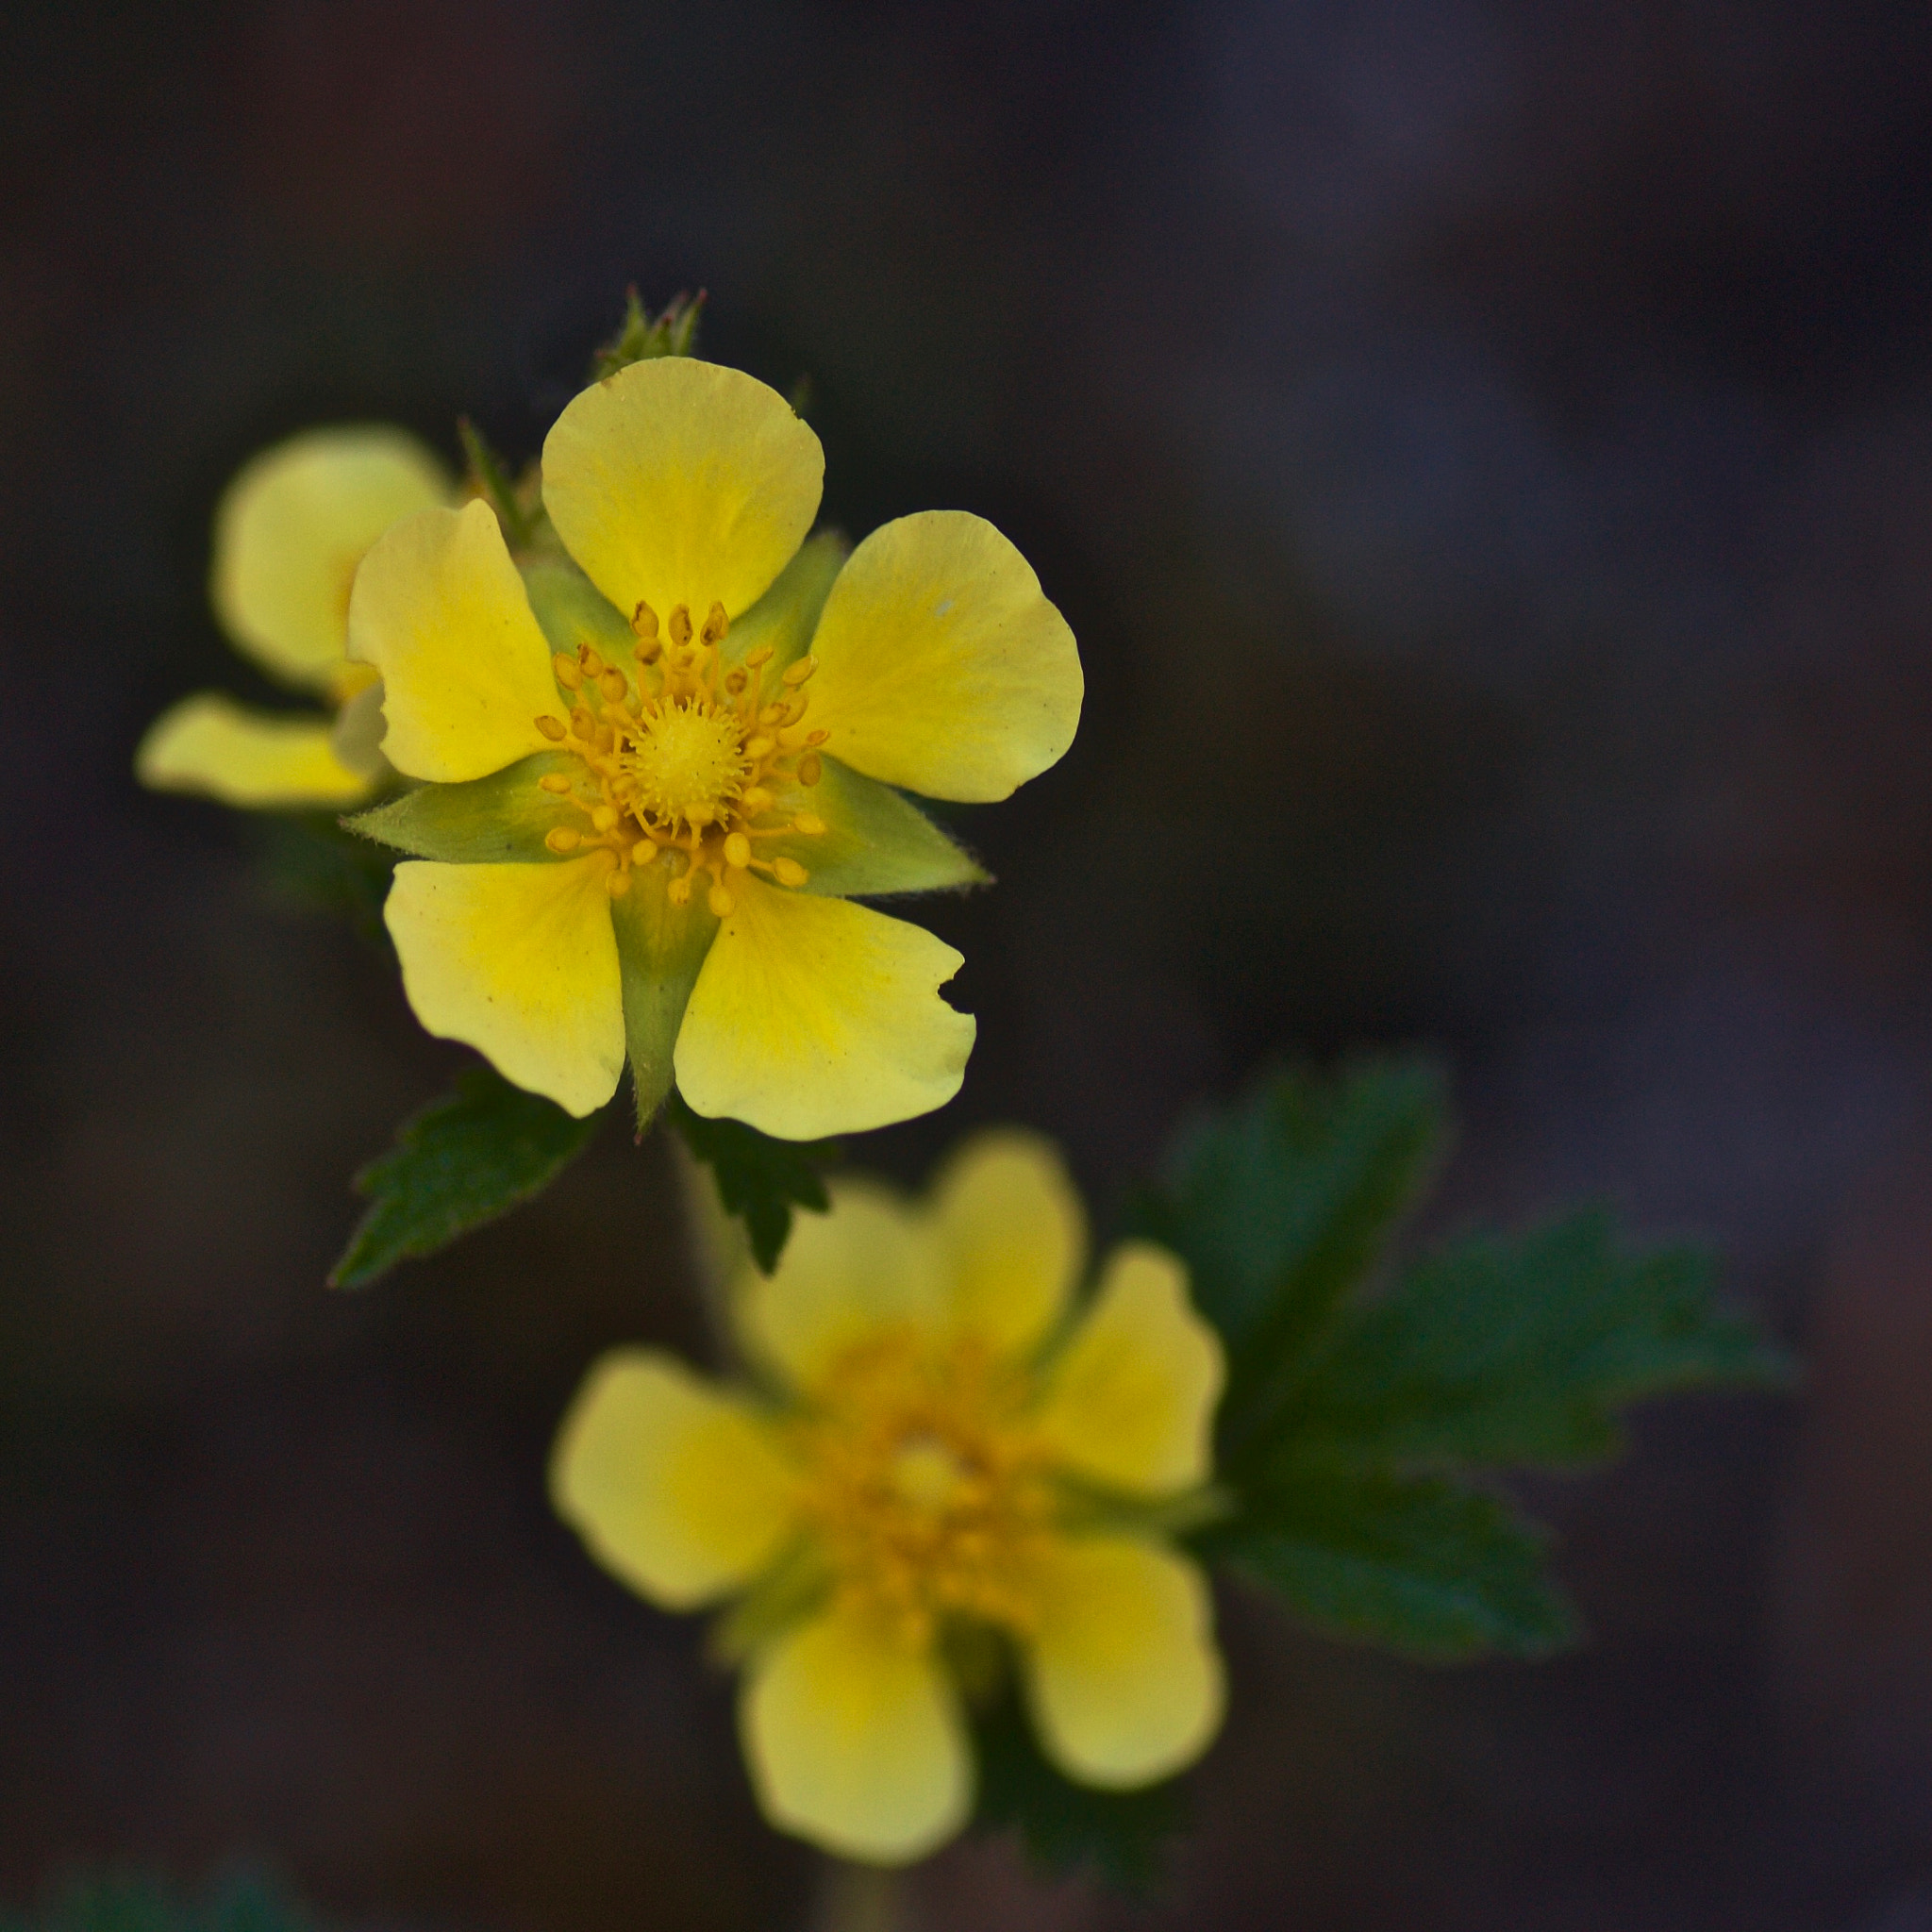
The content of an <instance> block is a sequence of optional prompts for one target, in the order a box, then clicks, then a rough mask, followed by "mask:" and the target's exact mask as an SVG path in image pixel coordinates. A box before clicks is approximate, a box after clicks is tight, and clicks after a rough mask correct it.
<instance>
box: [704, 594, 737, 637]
mask: <svg viewBox="0 0 1932 1932" xmlns="http://www.w3.org/2000/svg"><path fill="white" fill-rule="evenodd" d="M730 628H731V620H730V619H729V618H728V617H726V616H725V615H724V605H722V604H720V603H719V602H718V601H717V600H716V599H715V598H713V599H712V601H711V608H709V609H708V611H706V612H705V627H704V629H703V630H702V631H700V632H699V633H698V635H699V637H700V638H701V639H702V640H703V641H705V642H706V643H708V644H722V643H723V642H724V633H725V632H726V631H728V630H729V629H730Z"/></svg>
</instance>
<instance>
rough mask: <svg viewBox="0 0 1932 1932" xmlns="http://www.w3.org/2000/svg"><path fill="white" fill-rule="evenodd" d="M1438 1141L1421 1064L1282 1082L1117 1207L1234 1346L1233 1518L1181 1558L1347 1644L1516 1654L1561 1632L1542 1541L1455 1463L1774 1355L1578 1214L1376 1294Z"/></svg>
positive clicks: (1574, 1460)
mask: <svg viewBox="0 0 1932 1932" xmlns="http://www.w3.org/2000/svg"><path fill="white" fill-rule="evenodd" d="M1447 1138H1448V1129H1447V1121H1446V1108H1445V1106H1444V1102H1443V1094H1442V1082H1441V1076H1440V1074H1437V1073H1436V1072H1435V1071H1434V1070H1433V1068H1431V1067H1430V1066H1429V1065H1428V1064H1427V1063H1425V1062H1422V1061H1414V1060H1409V1061H1399V1060H1374V1061H1369V1062H1365V1063H1363V1064H1360V1065H1357V1066H1356V1067H1353V1068H1350V1069H1347V1070H1345V1071H1343V1072H1342V1073H1341V1074H1338V1075H1336V1076H1335V1077H1333V1078H1332V1079H1328V1080H1323V1079H1319V1078H1316V1077H1315V1076H1313V1075H1310V1074H1307V1073H1305V1072H1287V1073H1281V1074H1274V1075H1272V1076H1270V1077H1269V1078H1267V1079H1266V1080H1264V1081H1263V1082H1262V1083H1261V1084H1260V1085H1259V1086H1258V1087H1257V1089H1256V1090H1255V1091H1253V1092H1252V1093H1250V1094H1249V1095H1248V1096H1247V1097H1246V1098H1244V1099H1243V1100H1241V1101H1240V1102H1239V1103H1237V1104H1236V1105H1235V1106H1233V1107H1231V1108H1227V1109H1226V1110H1225V1111H1224V1112H1223V1113H1221V1114H1218V1115H1213V1116H1210V1117H1208V1118H1206V1119H1204V1120H1201V1121H1197V1122H1196V1123H1194V1124H1192V1125H1191V1126H1190V1127H1189V1128H1188V1129H1187V1130H1186V1131H1185V1132H1184V1133H1183V1134H1182V1135H1181V1137H1180V1138H1179V1140H1178V1141H1177V1142H1176V1145H1175V1147H1174V1153H1173V1155H1172V1157H1171V1158H1170V1159H1169V1160H1168V1162H1167V1164H1166V1166H1165V1169H1164V1171H1163V1175H1162V1179H1161V1181H1160V1182H1159V1184H1158V1185H1157V1186H1155V1187H1153V1188H1151V1189H1149V1190H1148V1191H1146V1192H1145V1194H1144V1195H1143V1196H1142V1197H1141V1200H1140V1202H1139V1203H1138V1205H1137V1208H1136V1210H1135V1220H1136V1223H1137V1227H1138V1231H1140V1232H1142V1233H1144V1234H1146V1235H1148V1236H1149V1237H1150V1238H1152V1239H1154V1240H1156V1241H1162V1242H1164V1243H1165V1244H1166V1245H1167V1246H1169V1247H1170V1248H1172V1249H1173V1250H1174V1252H1175V1253H1176V1254H1178V1255H1179V1256H1180V1257H1182V1258H1183V1259H1184V1260H1185V1261H1186V1262H1187V1264H1188V1266H1189V1269H1190V1272H1191V1276H1192V1280H1193V1283H1194V1291H1195V1295H1196V1299H1197V1300H1198V1302H1199V1305H1200V1307H1201V1308H1202V1309H1203V1311H1204V1312H1205V1313H1206V1314H1207V1316H1208V1319H1209V1320H1210V1321H1211V1322H1213V1324H1215V1326H1216V1327H1217V1328H1218V1329H1219V1330H1220V1332H1221V1335H1222V1337H1223V1340H1224V1343H1225V1345H1226V1349H1227V1356H1228V1362H1229V1371H1228V1383H1227V1391H1226V1394H1225V1396H1224V1402H1223V1407H1222V1412H1221V1415H1220V1418H1219V1421H1218V1428H1217V1435H1218V1441H1219V1453H1218V1458H1217V1466H1216V1482H1217V1485H1218V1486H1220V1487H1222V1488H1223V1489H1224V1490H1225V1491H1227V1492H1228V1493H1229V1494H1230V1495H1231V1496H1232V1497H1233V1498H1234V1501H1235V1507H1234V1509H1233V1510H1232V1512H1231V1513H1230V1515H1228V1516H1227V1517H1226V1518H1224V1519H1223V1520H1221V1521H1220V1522H1217V1523H1215V1524H1211V1525H1208V1526H1206V1527H1204V1528H1203V1529H1202V1530H1200V1531H1198V1532H1197V1533H1196V1534H1195V1536H1194V1537H1193V1538H1192V1539H1191V1541H1193V1542H1194V1544H1195V1545H1196V1547H1198V1548H1199V1549H1200V1550H1201V1551H1202V1552H1203V1554H1204V1555H1209V1556H1213V1557H1220V1558H1222V1559H1224V1560H1225V1561H1226V1562H1228V1563H1229V1564H1231V1565H1232V1566H1234V1567H1236V1568H1238V1569H1241V1570H1242V1571H1244V1572H1245V1573H1247V1574H1249V1575H1250V1576H1252V1577H1255V1578H1257V1580H1259V1581H1261V1582H1263V1583H1265V1584H1266V1585H1268V1586H1269V1587H1270V1588H1272V1589H1273V1590H1274V1591H1277V1592H1278V1593H1279V1594H1281V1595H1282V1596H1283V1597H1285V1598H1286V1599H1287V1600H1288V1601H1289V1602H1290V1603H1291V1605H1293V1606H1294V1607H1295V1608H1296V1609H1298V1610H1299V1611H1300V1612H1301V1613H1302V1614H1303V1615H1305V1616H1306V1617H1307V1618H1308V1619H1309V1620H1310V1621H1311V1622H1313V1623H1316V1624H1320V1625H1322V1626H1323V1627H1324V1628H1325V1629H1328V1630H1331V1631H1334V1632H1336V1633H1338V1634H1341V1635H1345V1636H1352V1637H1356V1638H1359V1639H1362V1640H1365V1641H1372V1642H1375V1643H1380V1644H1383V1645H1385V1646H1387V1647H1389V1648H1391V1649H1394V1650H1397V1651H1401V1652H1404V1653H1406V1654H1408V1655H1411V1656H1416V1657H1437V1658H1448V1657H1473V1656H1476V1655H1479V1654H1481V1653H1482V1652H1484V1651H1502V1652H1505V1653H1507V1654H1508V1655H1512V1656H1519V1657H1534V1656H1539V1655H1541V1654H1543V1653H1544V1652H1547V1651H1549V1650H1552V1649H1555V1648H1557V1647H1559V1646H1560V1645H1562V1644H1563V1643H1565V1642H1567V1641H1571V1640H1572V1638H1573V1637H1574V1633H1575V1629H1576V1621H1575V1618H1574V1614H1573V1612H1572V1611H1571V1609H1570V1607H1569V1606H1568V1604H1567V1603H1566V1601H1565V1600H1564V1598H1563V1596H1562V1595H1561V1593H1560V1591H1558V1590H1557V1587H1556V1586H1555V1584H1554V1583H1553V1582H1552V1581H1550V1580H1549V1578H1548V1576H1547V1574H1546V1560H1547V1558H1546V1545H1547V1538H1546V1537H1545V1536H1544V1534H1543V1532H1541V1530H1539V1529H1537V1528H1535V1527H1534V1526H1533V1525H1531V1524H1526V1523H1524V1521H1522V1520H1521V1519H1520V1518H1519V1517H1518V1516H1517V1515H1516V1514H1515V1513H1514V1512H1513V1511H1512V1510H1511V1509H1510V1508H1509V1507H1507V1504H1506V1503H1505V1502H1503V1501H1502V1500H1500V1499H1499V1498H1498V1497H1497V1496H1496V1495H1495V1494H1494V1493H1492V1492H1491V1489H1490V1488H1489V1487H1488V1485H1487V1484H1486V1483H1483V1482H1477V1483H1474V1484H1472V1483H1470V1482H1468V1481H1467V1480H1465V1479H1464V1478H1465V1477H1466V1476H1468V1475H1469V1474H1480V1473H1482V1472H1485V1471H1496V1470H1507V1469H1519V1468H1526V1467H1541V1468H1564V1467H1574V1466H1575V1465H1577V1464H1580V1463H1585V1462H1589V1461H1592V1460H1597V1459H1601V1458H1603V1457H1607V1456H1610V1455H1612V1454H1614V1453H1615V1452H1616V1450H1617V1449H1618V1448H1619V1447H1620V1446H1621V1444H1622V1440H1623V1438H1622V1432H1621V1426H1620V1421H1619V1411H1620V1410H1621V1409H1622V1408H1623V1407H1625V1406H1627V1405H1628V1404H1630V1403H1632V1402H1635V1401H1639V1400H1641V1399H1643V1398H1645V1397H1648V1396H1654V1395H1658V1394H1662V1393H1665V1392H1668V1391H1673V1390H1679V1389H1686V1388H1691V1387H1697V1386H1717V1385H1728V1386H1734V1387H1736V1386H1745V1387H1771V1386H1776V1385H1778V1384H1779V1383H1781V1382H1783V1381H1785V1380H1787V1379H1788V1378H1789V1376H1790V1362H1789V1361H1788V1359H1787V1358H1786V1357H1785V1356H1784V1355H1783V1354H1782V1353H1781V1352H1780V1351H1779V1350H1777V1349H1776V1348H1775V1347H1774V1346H1773V1345H1772V1344H1771V1343H1770V1342H1769V1341H1767V1340H1766V1339H1765V1338H1764V1336H1763V1335H1762V1333H1761V1332H1760V1331H1759V1329H1758V1328H1757V1325H1756V1324H1754V1323H1753V1322H1751V1321H1750V1320H1749V1319H1748V1318H1747V1317H1745V1316H1743V1315H1741V1314H1740V1313H1738V1312H1736V1311H1735V1310H1731V1309H1727V1308H1725V1307H1724V1306H1723V1305H1722V1304H1721V1303H1720V1302H1719V1301H1718V1300H1717V1298H1716V1295H1715V1293H1714V1291H1713V1283H1712V1274H1713V1271H1712V1267H1711V1264H1710V1262H1709V1260H1708V1259H1707V1257H1704V1256H1702V1255H1700V1254H1697V1253H1696V1252H1694V1251H1691V1250H1689V1249H1685V1248H1668V1249H1659V1250H1654V1251H1650V1252H1641V1251H1634V1250H1630V1249H1627V1248H1625V1247H1624V1246H1623V1245H1621V1244H1620V1243H1619V1242H1618V1241H1617V1240H1616V1238H1615V1234H1614V1231H1613V1228H1612V1225H1611V1222H1610V1219H1609V1217H1608V1216H1607V1215H1605V1214H1603V1213H1601V1212H1599V1211H1594V1210H1590V1211H1582V1212H1576V1213H1572V1214H1569V1215H1566V1216H1564V1217H1562V1218H1560V1219H1558V1220H1557V1221H1556V1222H1554V1223H1552V1224H1549V1225H1546V1226H1543V1227H1540V1228H1535V1229H1532V1230H1531V1231H1529V1232H1528V1233H1526V1234H1524V1235H1521V1236H1517V1237H1514V1238H1504V1237H1499V1236H1495V1235H1477V1236H1471V1237H1467V1238H1464V1239H1462V1240H1459V1241H1455V1242H1453V1243H1451V1244H1450V1245H1448V1246H1447V1247H1445V1248H1444V1249H1442V1250H1441V1251H1440V1252H1439V1253H1438V1254H1436V1255H1435V1256H1433V1257H1428V1258H1425V1259H1424V1260H1421V1261H1418V1262H1415V1263H1412V1264H1410V1265H1409V1266H1407V1268H1405V1269H1403V1270H1401V1271H1399V1272H1398V1274H1397V1275H1396V1278H1395V1280H1394V1281H1393V1283H1392V1285H1385V1283H1386V1276H1387V1270H1386V1268H1385V1266H1384V1262H1385V1257H1386V1255H1387V1250H1388V1248H1389V1245H1390V1243H1391V1240H1392V1238H1393V1236H1394V1234H1395V1233H1396V1231H1397V1229H1398V1228H1399V1226H1400V1224H1401V1222H1402V1220H1403V1218H1404V1217H1405V1216H1406V1215H1407V1212H1408V1211H1409V1210H1410V1209H1411V1208H1413V1207H1414V1205H1415V1203H1416V1201H1417V1199H1418V1198H1419V1196H1420V1194H1421V1192H1422V1191H1423V1189H1424V1186H1425V1185H1426V1183H1427V1181H1428V1179H1429V1178H1430V1176H1431V1174H1433V1172H1434V1168H1435V1163H1436V1160H1437V1158H1438V1157H1439V1154H1440V1151H1441V1148H1442V1146H1443V1145H1444V1144H1445V1142H1446V1141H1447Z"/></svg>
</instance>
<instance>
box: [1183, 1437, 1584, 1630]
mask: <svg viewBox="0 0 1932 1932" xmlns="http://www.w3.org/2000/svg"><path fill="white" fill-rule="evenodd" d="M1548 1543H1549V1539H1548V1537H1547V1536H1546V1535H1545V1534H1544V1533H1543V1532H1542V1531H1541V1530H1540V1529H1537V1528H1535V1527H1534V1526H1532V1525H1531V1524H1526V1523H1524V1521H1523V1520H1522V1519H1521V1518H1520V1517H1519V1516H1518V1515H1517V1514H1516V1513H1515V1511H1514V1510H1512V1509H1511V1508H1510V1507H1508V1505H1507V1504H1506V1503H1504V1502H1502V1501H1501V1500H1499V1499H1498V1498H1497V1497H1494V1496H1491V1495H1488V1494H1485V1493H1483V1492H1482V1491H1476V1490H1472V1489H1467V1488H1465V1487H1463V1486H1461V1485H1459V1484H1457V1483H1452V1482H1449V1481H1446V1480H1444V1479H1442V1478H1441V1477H1438V1476H1423V1475H1407V1474H1397V1473H1395V1472H1393V1471H1391V1470H1387V1469H1378V1468H1374V1467H1367V1468H1364V1467H1362V1466H1360V1465H1358V1464H1355V1463H1352V1462H1349V1461H1348V1460H1346V1459H1344V1458H1340V1457H1290V1458H1287V1459H1285V1460H1284V1462H1283V1463H1282V1464H1281V1465H1280V1466H1278V1467H1277V1468H1276V1469H1274V1470H1273V1471H1271V1472H1270V1473H1269V1474H1268V1476H1267V1477H1266V1479H1265V1480H1263V1481H1261V1482H1259V1483H1257V1485H1256V1486H1255V1487H1254V1488H1252V1489H1251V1490H1250V1491H1249V1493H1248V1495H1247V1497H1246V1499H1245V1507H1244V1508H1243V1509H1242V1512H1241V1516H1240V1517H1239V1518H1238V1519H1237V1520H1235V1521H1234V1522H1232V1523H1229V1524H1224V1525H1221V1526H1218V1527H1217V1528H1215V1529H1212V1530H1209V1531H1208V1533H1207V1534H1206V1535H1204V1536H1203V1537H1201V1538H1200V1539H1199V1547H1200V1548H1201V1550H1202V1552H1203V1554H1204V1555H1208V1556H1211V1557H1217V1558H1219V1559H1221V1560H1223V1561H1224V1562H1226V1563H1228V1564H1229V1565H1230V1566H1231V1567H1232V1568H1234V1569H1236V1570H1240V1571H1242V1572H1244V1573H1245V1574H1248V1575H1249V1576H1251V1577H1253V1578H1254V1579H1255V1580H1256V1581H1257V1582H1259V1583H1263V1584H1266V1585H1267V1586H1268V1587H1269V1588H1270V1589H1272V1590H1274V1591H1278V1592H1279V1593H1280V1594H1281V1595H1282V1596H1284V1597H1286V1598H1287V1599H1288V1601H1289V1602H1290V1603H1291V1604H1292V1605H1293V1606H1294V1607H1295V1608H1296V1609H1297V1610H1298V1611H1300V1613H1301V1614H1302V1615H1303V1616H1304V1617H1306V1618H1307V1620H1308V1621H1309V1622H1310V1623H1311V1624H1317V1625H1319V1626H1321V1627H1322V1628H1324V1629H1325V1630H1327V1631H1329V1632H1331V1633H1332V1634H1334V1635H1336V1636H1340V1637H1351V1638H1357V1639H1359V1640H1361V1641H1367V1642H1371V1643H1378V1644H1381V1645H1383V1646H1384V1647H1385V1648H1387V1649H1390V1650H1393V1651H1398V1652H1401V1653H1402V1654H1404V1655H1406V1656H1409V1657H1425V1658H1429V1659H1432V1660H1437V1661H1447V1660H1451V1659H1456V1658H1460V1657H1477V1656H1480V1655H1481V1654H1482V1653H1484V1652H1485V1651H1501V1652H1502V1653H1504V1654H1505V1655H1506V1656H1509V1657H1541V1656H1544V1655H1546V1654H1547V1653H1548V1652H1550V1651H1552V1650H1558V1649H1561V1648H1562V1647H1563V1646H1564V1645H1565V1644H1566V1643H1569V1642H1570V1641H1573V1640H1574V1636H1575V1633H1576V1619H1575V1615H1574V1612H1573V1611H1572V1609H1571V1607H1570V1606H1569V1604H1568V1602H1567V1601H1566V1600H1565V1598H1564V1596H1563V1594H1562V1592H1561V1591H1559V1590H1557V1587H1556V1585H1555V1584H1554V1583H1552V1582H1551V1581H1550V1580H1549V1578H1548V1577H1547V1576H1546V1575H1545V1574H1544V1566H1545V1563H1546V1560H1547V1556H1548Z"/></svg>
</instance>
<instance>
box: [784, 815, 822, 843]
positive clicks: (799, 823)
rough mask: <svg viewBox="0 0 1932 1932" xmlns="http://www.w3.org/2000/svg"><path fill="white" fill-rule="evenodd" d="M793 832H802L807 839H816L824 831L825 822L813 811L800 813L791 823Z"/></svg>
mask: <svg viewBox="0 0 1932 1932" xmlns="http://www.w3.org/2000/svg"><path fill="white" fill-rule="evenodd" d="M791 829H792V830H793V831H794V832H803V833H804V834H805V836H806V837H807V838H808V839H816V838H817V837H818V836H819V834H820V833H821V832H823V831H824V829H825V822H824V819H822V818H820V816H819V815H818V813H817V812H815V811H802V812H800V813H799V814H798V816H797V817H796V818H795V819H793V820H792V821H791Z"/></svg>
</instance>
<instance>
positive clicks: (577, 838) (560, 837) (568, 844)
mask: <svg viewBox="0 0 1932 1932" xmlns="http://www.w3.org/2000/svg"><path fill="white" fill-rule="evenodd" d="M543 842H544V844H546V845H547V846H549V848H550V849H551V851H553V852H558V853H562V852H575V850H576V849H577V847H578V846H579V845H581V844H582V843H583V842H584V835H583V834H582V833H581V832H579V831H578V830H577V829H576V828H575V826H574V825H553V826H551V828H550V829H549V831H547V832H545V833H544V834H543Z"/></svg>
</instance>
